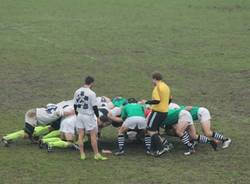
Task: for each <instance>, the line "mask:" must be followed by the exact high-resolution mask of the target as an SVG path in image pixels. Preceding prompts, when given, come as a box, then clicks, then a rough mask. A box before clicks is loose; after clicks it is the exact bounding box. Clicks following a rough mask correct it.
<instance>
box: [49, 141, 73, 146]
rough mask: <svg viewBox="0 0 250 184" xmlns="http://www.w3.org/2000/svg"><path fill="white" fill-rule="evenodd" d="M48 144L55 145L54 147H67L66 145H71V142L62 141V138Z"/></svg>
mask: <svg viewBox="0 0 250 184" xmlns="http://www.w3.org/2000/svg"><path fill="white" fill-rule="evenodd" d="M48 144H49V146H51V147H56V148H68V147H70V146H71V145H72V143H70V142H66V141H62V140H60V141H56V142H50V143H48Z"/></svg>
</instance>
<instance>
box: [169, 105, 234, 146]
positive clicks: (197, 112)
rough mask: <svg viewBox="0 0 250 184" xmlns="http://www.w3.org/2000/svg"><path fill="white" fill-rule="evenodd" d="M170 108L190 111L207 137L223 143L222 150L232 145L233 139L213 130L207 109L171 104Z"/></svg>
mask: <svg viewBox="0 0 250 184" xmlns="http://www.w3.org/2000/svg"><path fill="white" fill-rule="evenodd" d="M170 108H175V109H178V108H185V109H186V110H188V111H189V112H190V113H191V115H192V118H193V120H194V121H199V122H200V124H201V128H202V131H203V133H204V135H205V136H207V137H209V138H212V139H214V140H216V141H219V142H221V143H222V148H224V149H225V148H227V147H229V145H230V144H231V142H232V141H231V139H230V138H226V137H224V136H223V135H222V134H221V133H219V132H215V131H212V130H211V115H210V112H209V110H208V109H207V108H205V107H198V106H179V105H178V104H175V103H171V104H170Z"/></svg>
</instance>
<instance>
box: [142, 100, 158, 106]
mask: <svg viewBox="0 0 250 184" xmlns="http://www.w3.org/2000/svg"><path fill="white" fill-rule="evenodd" d="M160 102H161V101H160V100H148V101H146V103H145V104H149V105H157V104H159V103H160Z"/></svg>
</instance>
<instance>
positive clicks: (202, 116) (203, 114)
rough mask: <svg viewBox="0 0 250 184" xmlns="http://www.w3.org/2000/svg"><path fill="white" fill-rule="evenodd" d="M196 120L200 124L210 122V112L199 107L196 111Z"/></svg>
mask: <svg viewBox="0 0 250 184" xmlns="http://www.w3.org/2000/svg"><path fill="white" fill-rule="evenodd" d="M198 119H199V121H200V122H201V123H205V122H207V121H209V120H211V115H210V112H209V110H208V109H207V108H204V107H200V108H199V110H198Z"/></svg>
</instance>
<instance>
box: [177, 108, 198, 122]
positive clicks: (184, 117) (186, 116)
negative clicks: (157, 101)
mask: <svg viewBox="0 0 250 184" xmlns="http://www.w3.org/2000/svg"><path fill="white" fill-rule="evenodd" d="M183 121H185V122H188V125H193V124H194V121H193V118H192V115H191V114H190V112H188V111H187V110H182V111H181V112H180V114H179V120H178V122H183Z"/></svg>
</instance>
